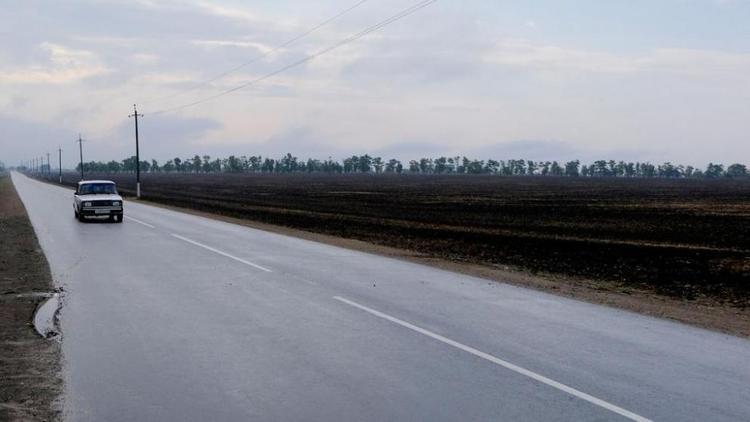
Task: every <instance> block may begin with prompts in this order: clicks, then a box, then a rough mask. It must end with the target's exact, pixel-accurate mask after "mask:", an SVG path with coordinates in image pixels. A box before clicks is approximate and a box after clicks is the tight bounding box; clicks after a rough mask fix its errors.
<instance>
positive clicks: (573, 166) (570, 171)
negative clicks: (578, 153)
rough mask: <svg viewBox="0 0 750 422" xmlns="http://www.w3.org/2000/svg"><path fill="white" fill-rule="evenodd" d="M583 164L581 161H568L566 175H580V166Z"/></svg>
mask: <svg viewBox="0 0 750 422" xmlns="http://www.w3.org/2000/svg"><path fill="white" fill-rule="evenodd" d="M580 164H581V162H580V161H578V160H575V161H568V162H567V163H565V175H566V176H573V177H576V176H578V166H579V165H580Z"/></svg>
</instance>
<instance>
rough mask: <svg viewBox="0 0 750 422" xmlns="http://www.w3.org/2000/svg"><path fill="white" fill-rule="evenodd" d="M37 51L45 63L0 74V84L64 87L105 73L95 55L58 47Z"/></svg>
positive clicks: (106, 70)
mask: <svg viewBox="0 0 750 422" xmlns="http://www.w3.org/2000/svg"><path fill="white" fill-rule="evenodd" d="M38 48H39V49H40V50H41V51H43V52H44V53H46V56H47V60H46V61H45V62H43V63H37V64H34V65H31V66H29V67H26V68H23V69H19V68H16V69H9V70H5V71H2V72H0V82H5V83H32V84H34V83H36V84H64V83H70V82H74V81H78V80H82V79H87V78H90V77H93V76H97V75H102V74H105V73H107V72H109V69H108V68H107V67H106V66H105V65H103V64H102V63H101V61H100V60H99V58H98V57H97V55H96V54H94V53H93V52H91V51H87V50H75V49H72V48H68V47H65V46H62V45H59V44H53V43H49V42H45V43H42V44H40V45H39V46H38Z"/></svg>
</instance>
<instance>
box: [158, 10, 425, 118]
mask: <svg viewBox="0 0 750 422" xmlns="http://www.w3.org/2000/svg"><path fill="white" fill-rule="evenodd" d="M436 1H437V0H426V1H421V2H419V3H417V4H414V5H412V6H410V7H408V8H406V9H404V10H402V11H401V12H399V13H397V14H395V15H393V16H391V17H390V18H388V19H385V20H383V21H381V22H379V23H377V24H375V25H372V26H370V27H368V28H366V29H364V30H362V31H360V32H358V33H356V34H354V35H351V36H349V37H348V38H345V39H343V40H341V41H339V42H337V43H336V44H333V45H331V46H329V47H326V48H324V49H323V50H320V51H318V52H316V53H313V54H310V55H309V56H306V57H304V58H302V59H300V60H297V61H295V62H292V63H290V64H288V65H286V66H284V67H281V68H279V69H277V70H275V71H273V72H270V73H267V74H265V75H263V76H261V77H258V78H256V79H253V80H251V81H248V82H245V83H243V84H242V85H238V86H236V87H234V88H230V89H227V90H225V91H221V92H219V93H218V94H214V95H210V96H208V97H204V98H202V99H199V100H196V101H193V102H190V103H187V104H183V105H179V106H176V107H170V108H166V109H162V110H159V111H156V112H153V113H151V114H153V115H159V114H165V113H171V112H174V111H178V110H182V109H185V108H188V107H192V106H195V105H198V104H201V103H205V102H207V101H211V100H213V99H216V98H219V97H222V96H224V95H227V94H230V93H232V92H235V91H239V90H240V89H243V88H247V87H248V86H250V85H254V84H256V83H258V82H261V81H263V80H265V79H268V78H271V77H273V76H276V75H278V74H279V73H282V72H285V71H287V70H289V69H291V68H294V67H297V66H299V65H301V64H304V63H307V62H309V61H312V60H314V59H316V58H317V57H320V56H322V55H324V54H326V53H330V52H331V51H333V50H335V49H337V48H339V47H342V46H344V45H346V44H349V43H351V42H354V41H356V40H358V39H360V38H362V37H364V36H366V35H368V34H370V33H372V32H375V31H377V30H379V29H381V28H383V27H385V26H388V25H390V24H391V23H393V22H396V21H398V20H401V19H403V18H405V17H407V16H409V15H411V14H413V13H415V12H417V11H419V10H421V9H424V8H425V7H427V6H429V5H431V4H432V3H435V2H436Z"/></svg>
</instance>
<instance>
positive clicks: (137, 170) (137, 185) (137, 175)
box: [128, 104, 143, 199]
mask: <svg viewBox="0 0 750 422" xmlns="http://www.w3.org/2000/svg"><path fill="white" fill-rule="evenodd" d="M128 117H134V118H135V196H136V197H137V198H139V199H140V197H141V155H140V152H139V150H138V117H143V114H138V109H137V108H136V107H135V104H133V114H131V115H129V116H128Z"/></svg>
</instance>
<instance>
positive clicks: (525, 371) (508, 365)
mask: <svg viewBox="0 0 750 422" xmlns="http://www.w3.org/2000/svg"><path fill="white" fill-rule="evenodd" d="M333 298H334V299H335V300H338V301H339V302H343V303H346V304H347V305H350V306H353V307H355V308H358V309H361V310H363V311H365V312H368V313H370V314H372V315H375V316H377V317H380V318H383V319H385V320H388V321H390V322H393V323H394V324H398V325H400V326H402V327H405V328H408V329H410V330H412V331H416V332H418V333H420V334H423V335H425V336H427V337H431V338H433V339H435V340H437V341H440V342H442V343H445V344H447V345H449V346H453V347H455V348H457V349H460V350H463V351H464V352H467V353H471V354H472V355H474V356H477V357H480V358H482V359H485V360H487V361H490V362H492V363H494V364H497V365H500V366H502V367H503V368H506V369H510V370H511V371H513V372H516V373H519V374H521V375H524V376H527V377H529V378H531V379H533V380H535V381H539V382H541V383H542V384H546V385H548V386H550V387H553V388H556V389H558V390H560V391H563V392H565V393H568V394H570V395H572V396H575V397H578V398H579V399H581V400H585V401H587V402H589V403H592V404H595V405H597V406H599V407H602V408H604V409H607V410H609V411H611V412H614V413H617V414H618V415H622V416H624V417H626V418H628V419H631V420H634V421H638V422H651V419H648V418H645V417H643V416H640V415H637V414H635V413H633V412H631V411H628V410H625V409H623V408H621V407H619V406H615V405H614V404H612V403H609V402H606V401H604V400H602V399H598V398H596V397H594V396H591V395H589V394H586V393H584V392H582V391H579V390H576V389H575V388H573V387H569V386H567V385H565V384H562V383H559V382H557V381H555V380H552V379H549V378H547V377H545V376H543V375H539V374H537V373H536V372H532V371H530V370H528V369H526V368H522V367H520V366H518V365H514V364H512V363H510V362H508V361H505V360H502V359H500V358H497V357H495V356H492V355H490V354H489V353H485V352H482V351H481V350H477V349H475V348H473V347H470V346H467V345H465V344H462V343H459V342H457V341H454V340H451V339H449V338H446V337H443V336H441V335H440V334H435V333H433V332H432V331H428V330H425V329H424V328H420V327H417V326H416V325H413V324H410V323H408V322H406V321H402V320H400V319H398V318H394V317H392V316H390V315H386V314H384V313H382V312H380V311H376V310H374V309H371V308H368V307H367V306H364V305H360V304H359V303H356V302H353V301H351V300H349V299H345V298H343V297H340V296H334V297H333Z"/></svg>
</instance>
